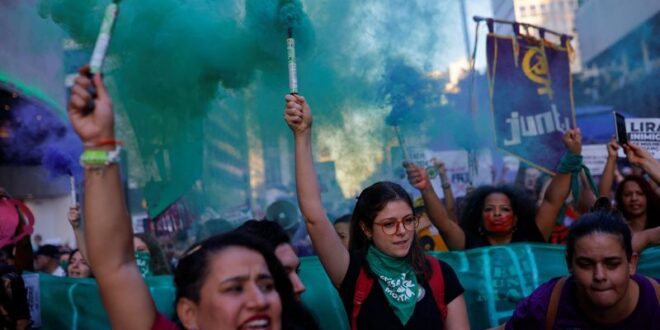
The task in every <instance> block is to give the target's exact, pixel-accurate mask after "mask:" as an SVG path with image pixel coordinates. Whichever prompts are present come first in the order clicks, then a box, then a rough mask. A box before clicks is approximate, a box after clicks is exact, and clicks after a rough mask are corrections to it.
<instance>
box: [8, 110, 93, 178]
mask: <svg viewBox="0 0 660 330" xmlns="http://www.w3.org/2000/svg"><path fill="white" fill-rule="evenodd" d="M9 132H10V135H9V138H8V139H7V140H6V142H5V143H0V155H1V156H2V157H1V158H3V160H4V162H5V163H9V164H12V165H39V164H41V165H43V166H44V167H45V168H46V169H47V170H48V172H49V173H50V175H51V176H53V177H55V176H60V175H74V176H76V177H77V178H80V177H81V174H82V168H81V167H80V165H79V164H78V162H77V159H79V157H80V154H81V153H82V143H81V142H80V139H78V137H77V136H76V135H75V133H74V132H73V131H72V129H71V127H70V126H69V125H68V124H66V123H65V122H64V121H63V120H62V119H60V118H59V117H57V116H56V115H55V114H54V113H52V112H50V111H48V110H45V109H44V108H42V107H40V106H38V105H36V104H33V103H30V102H28V101H26V100H20V101H17V102H16V103H14V104H13V105H12V108H11V111H10V116H9Z"/></svg>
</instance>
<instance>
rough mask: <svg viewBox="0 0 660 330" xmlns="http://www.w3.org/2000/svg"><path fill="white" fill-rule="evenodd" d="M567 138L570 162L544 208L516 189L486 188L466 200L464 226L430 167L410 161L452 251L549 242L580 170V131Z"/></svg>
mask: <svg viewBox="0 0 660 330" xmlns="http://www.w3.org/2000/svg"><path fill="white" fill-rule="evenodd" d="M562 139H563V142H564V144H565V145H566V148H567V149H568V151H569V153H567V154H566V155H564V157H563V158H562V164H565V165H563V166H562V165H560V169H559V171H558V173H557V174H555V176H554V177H553V178H552V182H551V183H550V186H549V187H548V189H547V191H546V194H545V197H544V200H543V203H542V204H541V206H540V207H539V209H538V212H536V210H535V206H534V204H535V203H534V201H533V200H531V199H530V198H528V197H526V196H525V194H524V193H523V192H522V191H521V190H519V189H517V188H515V187H512V186H508V185H503V186H497V187H496V186H481V187H479V188H477V189H475V190H474V191H473V192H471V193H470V194H468V195H467V197H466V199H465V201H464V202H463V203H464V204H463V207H462V208H461V212H460V216H459V223H460V225H459V223H456V222H454V221H451V219H450V217H449V215H448V213H447V211H446V209H445V208H444V207H443V205H442V203H441V201H440V199H439V198H438V195H437V194H436V193H435V190H434V189H433V186H432V185H431V183H430V181H429V178H428V175H427V174H426V171H425V170H424V169H422V168H420V167H418V166H416V165H415V164H407V167H406V173H407V175H408V181H409V182H410V184H411V185H412V186H413V187H415V188H417V189H418V190H419V191H420V192H421V194H422V198H423V199H424V204H425V205H426V209H427V212H428V215H429V218H430V219H431V221H432V222H433V224H434V225H435V226H436V227H437V228H438V231H440V234H441V235H442V237H443V238H444V240H445V242H446V243H447V246H448V247H449V249H450V250H463V249H471V248H477V247H482V246H490V245H498V244H508V243H513V242H547V241H548V238H549V237H550V234H551V233H552V229H553V227H554V226H555V220H556V218H557V215H558V214H559V212H560V210H561V208H562V206H563V204H564V201H565V200H566V198H567V197H568V194H569V192H570V185H571V173H577V172H579V171H580V165H581V158H582V157H581V156H580V153H581V152H582V134H581V133H580V130H579V129H571V130H568V131H567V132H566V133H565V134H564V135H563V138H562Z"/></svg>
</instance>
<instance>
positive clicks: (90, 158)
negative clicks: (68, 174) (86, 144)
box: [80, 147, 121, 167]
mask: <svg viewBox="0 0 660 330" xmlns="http://www.w3.org/2000/svg"><path fill="white" fill-rule="evenodd" d="M120 151H121V148H120V147H117V148H115V150H110V151H108V150H98V149H88V150H85V151H83V153H82V155H80V164H81V165H82V166H83V167H102V166H108V165H110V164H115V163H118V162H119V152H120Z"/></svg>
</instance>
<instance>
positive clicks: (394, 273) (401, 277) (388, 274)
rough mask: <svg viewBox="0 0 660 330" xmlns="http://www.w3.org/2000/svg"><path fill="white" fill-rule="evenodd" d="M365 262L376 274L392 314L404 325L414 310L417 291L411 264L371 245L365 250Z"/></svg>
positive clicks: (415, 277) (415, 278)
mask: <svg viewBox="0 0 660 330" xmlns="http://www.w3.org/2000/svg"><path fill="white" fill-rule="evenodd" d="M367 262H368V263H369V267H370V268H371V270H372V271H373V272H374V274H376V277H377V278H378V282H379V283H380V286H381V288H383V293H385V297H387V301H388V303H389V305H390V306H391V307H392V309H393V310H394V314H395V315H396V316H397V317H398V318H399V320H400V321H401V324H403V325H406V323H408V320H410V317H411V316H412V314H413V312H414V311H415V304H416V303H417V295H418V292H419V287H418V286H417V276H416V275H415V270H414V269H413V267H412V265H411V264H410V262H409V261H408V260H407V259H406V258H405V257H404V258H396V257H391V256H388V255H387V254H385V253H383V252H381V251H379V250H378V249H377V248H376V247H374V246H373V245H372V246H370V247H369V250H368V251H367Z"/></svg>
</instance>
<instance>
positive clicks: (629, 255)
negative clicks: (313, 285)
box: [0, 74, 660, 329]
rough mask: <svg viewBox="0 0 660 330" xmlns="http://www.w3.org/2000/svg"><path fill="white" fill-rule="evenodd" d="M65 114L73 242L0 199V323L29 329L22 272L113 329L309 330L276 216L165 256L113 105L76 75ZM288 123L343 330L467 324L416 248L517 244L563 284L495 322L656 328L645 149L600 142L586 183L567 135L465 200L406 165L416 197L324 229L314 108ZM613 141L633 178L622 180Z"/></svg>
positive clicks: (364, 194) (572, 135) (652, 209)
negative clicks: (124, 176) (643, 268)
mask: <svg viewBox="0 0 660 330" xmlns="http://www.w3.org/2000/svg"><path fill="white" fill-rule="evenodd" d="M92 86H93V87H94V88H95V93H94V94H92V93H90V87H92ZM92 101H93V102H92ZM89 104H92V105H93V109H92V110H91V111H89V109H88V106H89ZM68 113H69V119H70V121H71V124H72V127H73V129H74V130H75V132H76V133H77V134H78V136H79V137H80V139H81V140H82V142H83V143H84V145H85V146H86V150H87V151H89V150H92V151H94V152H95V153H96V157H97V158H89V157H88V158H85V154H83V159H82V163H83V165H84V168H85V170H84V175H85V195H84V199H83V202H82V205H75V206H73V207H71V209H70V210H69V213H68V215H67V218H68V222H69V225H70V226H71V228H72V230H73V233H74V237H75V240H76V242H75V243H76V244H75V247H76V248H75V249H69V248H67V247H66V246H56V245H53V244H43V242H42V241H41V238H39V239H37V236H36V235H35V236H34V240H33V242H31V241H30V237H31V236H30V235H31V234H32V231H33V228H32V227H33V225H34V218H33V216H32V215H31V214H30V212H29V209H27V207H26V206H25V205H24V204H22V202H20V201H18V200H16V199H13V198H11V197H10V196H9V195H8V194H7V193H6V192H4V191H3V192H2V198H1V199H0V202H1V203H0V215H2V219H1V220H2V221H3V223H2V225H1V226H0V230H2V232H1V233H0V234H1V235H2V236H1V237H0V245H1V246H0V247H2V250H1V253H0V277H2V279H3V280H4V281H5V283H9V284H8V285H5V287H4V288H0V322H1V323H0V329H29V327H30V317H29V312H27V313H26V309H27V307H26V305H27V304H26V302H25V299H22V297H23V296H24V292H25V288H24V286H23V283H22V279H21V276H20V274H21V273H22V272H24V271H36V272H39V273H44V274H49V275H51V276H68V277H72V278H89V279H92V280H93V281H96V283H97V284H98V286H99V292H100V295H101V298H102V302H103V305H104V307H105V310H106V311H107V313H108V316H109V320H110V322H111V325H112V327H113V328H117V329H179V328H184V329H220V328H221V329H317V328H319V324H318V323H317V321H316V320H315V319H314V317H313V316H312V314H311V313H310V311H309V310H310V309H314V308H315V306H304V305H303V303H302V301H301V299H300V296H301V294H302V293H303V292H304V291H305V290H306V285H305V283H303V282H302V281H301V279H300V277H299V274H298V272H299V268H300V258H299V251H300V249H298V248H297V245H296V244H297V242H294V241H292V237H294V236H295V235H292V234H291V233H288V232H287V231H285V230H284V229H283V228H282V227H281V226H279V225H278V224H277V223H276V222H274V221H257V220H250V221H247V222H245V223H244V224H243V225H241V226H240V227H239V228H236V229H233V228H231V229H230V228H225V229H227V230H223V229H218V228H216V229H217V230H214V229H212V228H211V229H209V228H206V229H205V230H204V233H203V234H199V235H197V237H198V238H200V240H198V241H196V242H194V243H193V244H192V245H191V246H189V247H187V249H186V250H185V252H182V253H180V254H179V255H178V257H177V260H176V262H172V260H170V259H168V258H167V257H166V255H165V253H164V252H163V250H162V248H161V244H160V243H159V241H157V240H156V239H155V238H154V237H152V236H150V235H148V234H134V233H133V232H132V227H131V222H130V217H129V214H128V211H127V207H126V203H125V199H124V196H123V187H122V185H121V181H120V176H119V166H118V164H117V159H115V158H112V157H113V156H112V155H110V153H111V152H112V151H113V150H114V147H115V145H114V144H113V143H109V142H108V141H116V140H115V132H114V112H113V107H112V101H111V99H110V97H109V95H108V94H107V91H106V89H105V85H104V83H103V80H102V78H101V76H100V75H98V74H97V75H95V76H93V77H91V78H90V77H88V75H86V74H82V75H79V76H78V77H77V78H76V80H75V84H74V86H73V88H72V95H71V97H70V101H69V105H68ZM284 119H285V121H286V123H287V125H288V126H289V128H290V129H291V131H292V133H293V140H294V143H295V171H296V172H295V177H296V193H297V198H298V206H299V208H300V211H301V213H302V218H303V219H304V224H305V226H304V228H301V230H304V231H303V232H304V233H307V234H308V235H309V237H308V239H309V241H311V245H312V247H313V251H314V252H315V254H316V255H318V257H319V259H320V261H321V263H322V264H323V267H324V269H325V271H326V273H327V275H328V277H329V279H330V281H331V283H332V284H333V285H334V286H335V287H336V289H337V291H338V294H339V296H340V297H341V300H342V302H343V305H344V308H345V311H346V315H347V316H348V319H349V323H350V326H351V328H352V329H357V328H360V329H376V328H377V329H428V328H434V329H445V328H446V329H467V328H469V322H468V315H469V313H470V310H468V308H467V305H466V302H465V299H464V295H463V291H464V290H463V287H462V285H461V283H460V278H459V276H457V274H456V272H455V271H454V270H453V269H452V267H451V266H450V265H449V264H447V263H445V262H443V261H442V260H440V259H437V258H433V257H430V256H429V255H427V253H426V251H429V250H435V251H443V250H466V249H473V248H479V247H485V246H493V245H501V244H509V243H515V242H535V243H564V244H566V250H567V252H566V264H567V267H568V270H569V273H570V275H569V276H567V277H561V278H558V279H553V280H552V281H550V282H548V283H546V284H543V285H542V286H540V287H539V288H538V289H537V290H536V291H534V293H532V295H530V296H529V297H527V298H526V299H524V300H522V301H521V302H520V303H519V304H518V307H517V308H516V310H515V312H514V313H513V316H512V318H511V319H510V320H509V321H508V322H507V323H506V324H503V325H502V326H501V327H502V328H504V327H505V328H507V329H532V328H534V329H536V328H542V327H546V328H549V329H552V328H559V329H564V328H613V329H623V328H631V329H632V328H652V327H654V326H655V327H657V325H658V324H660V322H659V321H660V319H659V317H660V313H659V312H660V302H659V301H658V300H659V299H660V298H658V297H660V284H659V283H658V280H657V279H653V278H647V277H644V276H641V275H638V274H636V264H637V260H638V254H639V253H640V252H641V251H642V250H643V249H644V248H646V247H648V246H652V245H657V244H660V203H659V199H660V197H659V196H658V189H657V186H658V185H659V184H660V163H659V162H658V161H657V160H655V159H653V157H652V156H651V155H650V154H649V153H648V152H647V151H646V150H644V149H643V148H641V147H639V146H636V145H634V144H625V145H623V146H620V145H618V144H617V143H616V141H611V142H610V143H609V144H608V159H607V164H606V166H605V169H604V172H603V173H602V175H601V177H600V180H599V185H598V187H596V185H595V184H594V182H593V180H592V178H591V175H590V173H589V172H588V171H584V168H585V167H584V166H583V164H582V156H581V150H582V137H581V132H580V129H579V128H575V129H570V130H568V131H566V132H565V134H564V135H563V139H562V142H563V144H564V145H565V147H566V154H565V155H564V157H563V158H562V160H561V161H560V163H559V165H558V166H557V168H556V174H555V175H553V176H549V175H545V174H543V173H541V172H539V171H538V170H536V169H534V168H522V169H521V171H520V173H521V175H520V176H519V177H520V179H519V180H517V183H518V184H510V183H507V182H505V181H504V180H502V179H496V178H494V180H493V182H495V184H494V185H486V186H479V187H473V188H472V189H469V190H470V191H469V192H468V193H467V195H466V196H465V197H464V198H462V200H456V199H455V198H454V195H453V194H452V190H451V183H450V181H449V180H448V178H447V175H446V169H445V168H444V164H443V163H442V160H433V161H432V164H433V166H435V167H436V168H437V170H438V172H439V176H438V177H439V180H440V186H441V187H442V190H443V196H444V198H442V199H441V198H440V197H439V196H438V194H437V193H436V191H435V190H434V188H433V185H432V184H431V178H430V177H429V175H428V172H427V169H425V168H422V167H420V166H418V165H416V164H413V163H404V164H403V166H404V167H405V170H406V175H407V180H408V183H409V185H410V187H413V188H414V189H416V190H418V191H419V193H420V195H421V197H420V198H419V199H417V200H413V199H411V196H410V195H409V194H408V193H407V192H406V189H405V188H404V187H402V186H401V185H399V184H397V183H393V182H388V181H381V182H375V183H373V184H371V185H370V186H368V187H367V188H365V189H364V190H363V191H361V192H360V194H359V196H358V197H357V199H356V201H355V205H354V206H353V207H352V210H346V213H347V214H346V215H344V216H341V217H338V218H337V219H333V220H334V221H331V219H329V217H328V215H327V213H326V211H325V210H324V208H323V202H322V200H321V193H320V187H319V184H318V181H317V174H316V170H315V168H314V162H313V156H312V154H313V150H312V144H313V143H312V122H313V121H312V111H311V107H310V106H309V104H308V103H307V101H306V100H305V98H304V97H302V96H300V95H286V96H285V110H284ZM98 141H105V142H104V143H99V142H98ZM620 148H623V149H624V152H625V154H626V159H627V161H628V162H629V164H630V165H632V168H634V171H633V172H634V173H630V174H627V175H626V176H622V175H620V171H619V169H618V163H617V161H618V158H617V157H618V156H617V152H618V149H620ZM87 151H86V152H87ZM99 155H101V156H99ZM98 157H100V158H98ZM567 217H570V218H571V220H570V221H566V219H567ZM220 227H222V226H220ZM222 232H224V233H222ZM108 233H112V235H108ZM33 243H34V244H33ZM170 274H171V275H173V278H174V285H175V288H176V299H175V301H174V302H173V303H174V305H175V309H176V320H168V319H167V318H166V317H164V316H163V315H161V314H159V312H158V311H157V309H156V307H155V304H154V301H153V298H152V296H151V293H150V291H149V288H148V287H147V285H146V283H145V280H144V278H145V277H150V276H159V275H170ZM656 294H657V296H656ZM135 311H140V312H139V313H136V312H135Z"/></svg>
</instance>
